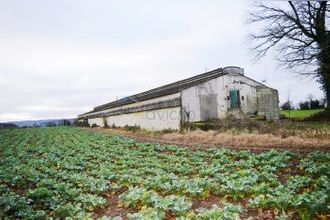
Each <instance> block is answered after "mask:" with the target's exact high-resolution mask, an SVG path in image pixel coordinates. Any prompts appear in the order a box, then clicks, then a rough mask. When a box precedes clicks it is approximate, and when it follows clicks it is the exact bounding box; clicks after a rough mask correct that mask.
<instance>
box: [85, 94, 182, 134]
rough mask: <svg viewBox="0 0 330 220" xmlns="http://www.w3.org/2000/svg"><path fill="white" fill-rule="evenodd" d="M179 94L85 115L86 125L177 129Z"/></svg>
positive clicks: (179, 117)
mask: <svg viewBox="0 0 330 220" xmlns="http://www.w3.org/2000/svg"><path fill="white" fill-rule="evenodd" d="M179 100H180V93H176V94H172V95H167V96H162V97H159V98H155V99H149V100H146V101H142V102H136V103H133V104H129V105H124V106H121V107H117V108H112V109H107V110H104V111H100V112H96V113H93V114H89V115H87V117H89V118H88V124H89V125H90V126H92V125H93V124H95V125H97V126H100V127H104V125H105V124H104V122H106V124H107V125H108V126H116V127H124V126H126V125H128V126H139V127H140V128H143V129H148V130H163V129H179V128H180V120H181V107H180V103H179Z"/></svg>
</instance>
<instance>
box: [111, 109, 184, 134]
mask: <svg viewBox="0 0 330 220" xmlns="http://www.w3.org/2000/svg"><path fill="white" fill-rule="evenodd" d="M180 109H181V108H180V107H174V108H164V109H157V110H152V111H143V112H135V113H131V114H122V115H115V116H110V117H107V123H108V125H109V126H111V125H113V124H114V125H116V126H118V127H123V126H125V125H129V126H135V125H138V126H140V127H141V128H143V129H148V130H163V129H179V128H180V119H181V116H180Z"/></svg>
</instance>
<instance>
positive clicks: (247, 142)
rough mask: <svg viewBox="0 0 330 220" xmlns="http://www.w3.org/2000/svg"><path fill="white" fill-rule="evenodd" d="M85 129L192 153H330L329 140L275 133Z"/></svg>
mask: <svg viewBox="0 0 330 220" xmlns="http://www.w3.org/2000/svg"><path fill="white" fill-rule="evenodd" d="M86 129H88V130H90V131H101V132H107V133H112V134H119V135H124V136H126V137H130V138H133V139H135V140H137V141H141V142H151V143H159V144H171V145H177V146H183V147H189V148H191V149H193V150H201V149H206V148H209V147H217V148H230V149H234V150H251V151H253V152H256V153H258V152H263V151H267V150H270V149H277V150H280V151H284V150H288V151H293V152H297V153H309V152H312V151H316V150H319V151H325V152H330V138H319V137H318V138H306V137H301V136H289V137H279V136H275V135H273V134H253V133H247V134H244V133H242V134H231V133H219V132H216V131H201V130H195V131H191V132H186V133H179V132H174V133H169V134H159V133H151V132H144V131H138V132H132V131H127V130H121V129H103V128H93V129H90V128H86Z"/></svg>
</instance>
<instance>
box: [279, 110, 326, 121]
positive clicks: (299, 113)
mask: <svg viewBox="0 0 330 220" xmlns="http://www.w3.org/2000/svg"><path fill="white" fill-rule="evenodd" d="M323 111H324V109H310V110H290V111H289V110H284V111H281V114H283V115H285V117H287V118H291V119H299V120H302V119H305V118H308V117H311V116H313V115H315V114H317V113H320V112H323Z"/></svg>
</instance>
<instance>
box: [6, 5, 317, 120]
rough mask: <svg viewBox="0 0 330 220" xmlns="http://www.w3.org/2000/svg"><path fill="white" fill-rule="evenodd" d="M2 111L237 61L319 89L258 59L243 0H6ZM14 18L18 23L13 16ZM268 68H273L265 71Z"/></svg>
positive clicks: (45, 108) (68, 107)
mask: <svg viewBox="0 0 330 220" xmlns="http://www.w3.org/2000/svg"><path fill="white" fill-rule="evenodd" d="M1 5H2V6H3V7H0V28H1V30H2V34H0V48H1V50H0V87H1V94H0V103H1V105H0V116H1V118H0V120H12V119H16V118H17V119H39V118H40V119H41V118H63V117H73V116H76V115H78V114H80V113H82V112H84V111H87V110H90V109H91V108H92V107H93V106H96V105H99V104H103V103H105V102H108V101H112V100H115V99H116V98H121V97H124V96H128V95H131V94H134V93H137V92H141V91H144V90H147V89H151V88H153V87H156V86H161V85H164V84H165V83H170V82H173V81H176V80H180V79H183V78H186V77H190V76H193V75H196V74H200V73H202V72H204V71H205V69H208V70H211V69H213V68H218V67H221V66H228V65H239V66H242V67H244V68H245V69H246V73H247V75H248V76H250V77H252V78H255V79H257V80H260V81H261V80H263V79H264V77H265V75H267V81H268V83H269V84H270V85H271V86H273V87H275V88H277V89H279V92H280V98H281V101H283V100H285V99H286V97H287V90H288V88H289V87H292V89H291V91H292V92H291V93H292V94H291V95H292V97H294V98H295V99H297V100H298V99H303V98H304V97H306V96H307V95H308V94H307V93H313V94H315V96H321V95H322V93H321V92H320V90H318V89H317V85H316V83H315V82H310V83H308V88H309V90H306V89H305V88H304V85H306V84H305V83H301V82H300V81H298V80H297V79H295V78H293V77H292V78H288V77H287V75H290V74H291V73H288V71H287V70H278V69H277V68H276V65H275V61H274V60H272V59H271V58H267V59H264V60H263V61H259V62H257V63H254V64H252V63H251V62H249V57H248V54H247V50H246V48H247V45H246V40H245V36H246V26H245V24H244V22H245V20H246V19H245V15H246V11H245V10H246V3H245V2H244V1H242V0H241V1H235V2H229V1H226V2H219V1H210V2H208V4H205V2H201V1H180V2H177V1H168V2H166V4H164V2H162V1H152V2H150V1H139V2H132V1H120V2H119V1H101V0H99V1H93V2H92V1H74V0H73V1H56V2H54V1H34V0H32V1H29V2H28V3H27V2H21V1H16V0H13V1H7V2H2V3H0V6H1ZM5 21H11V22H5ZM265 67H267V71H266V72H267V74H265Z"/></svg>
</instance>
